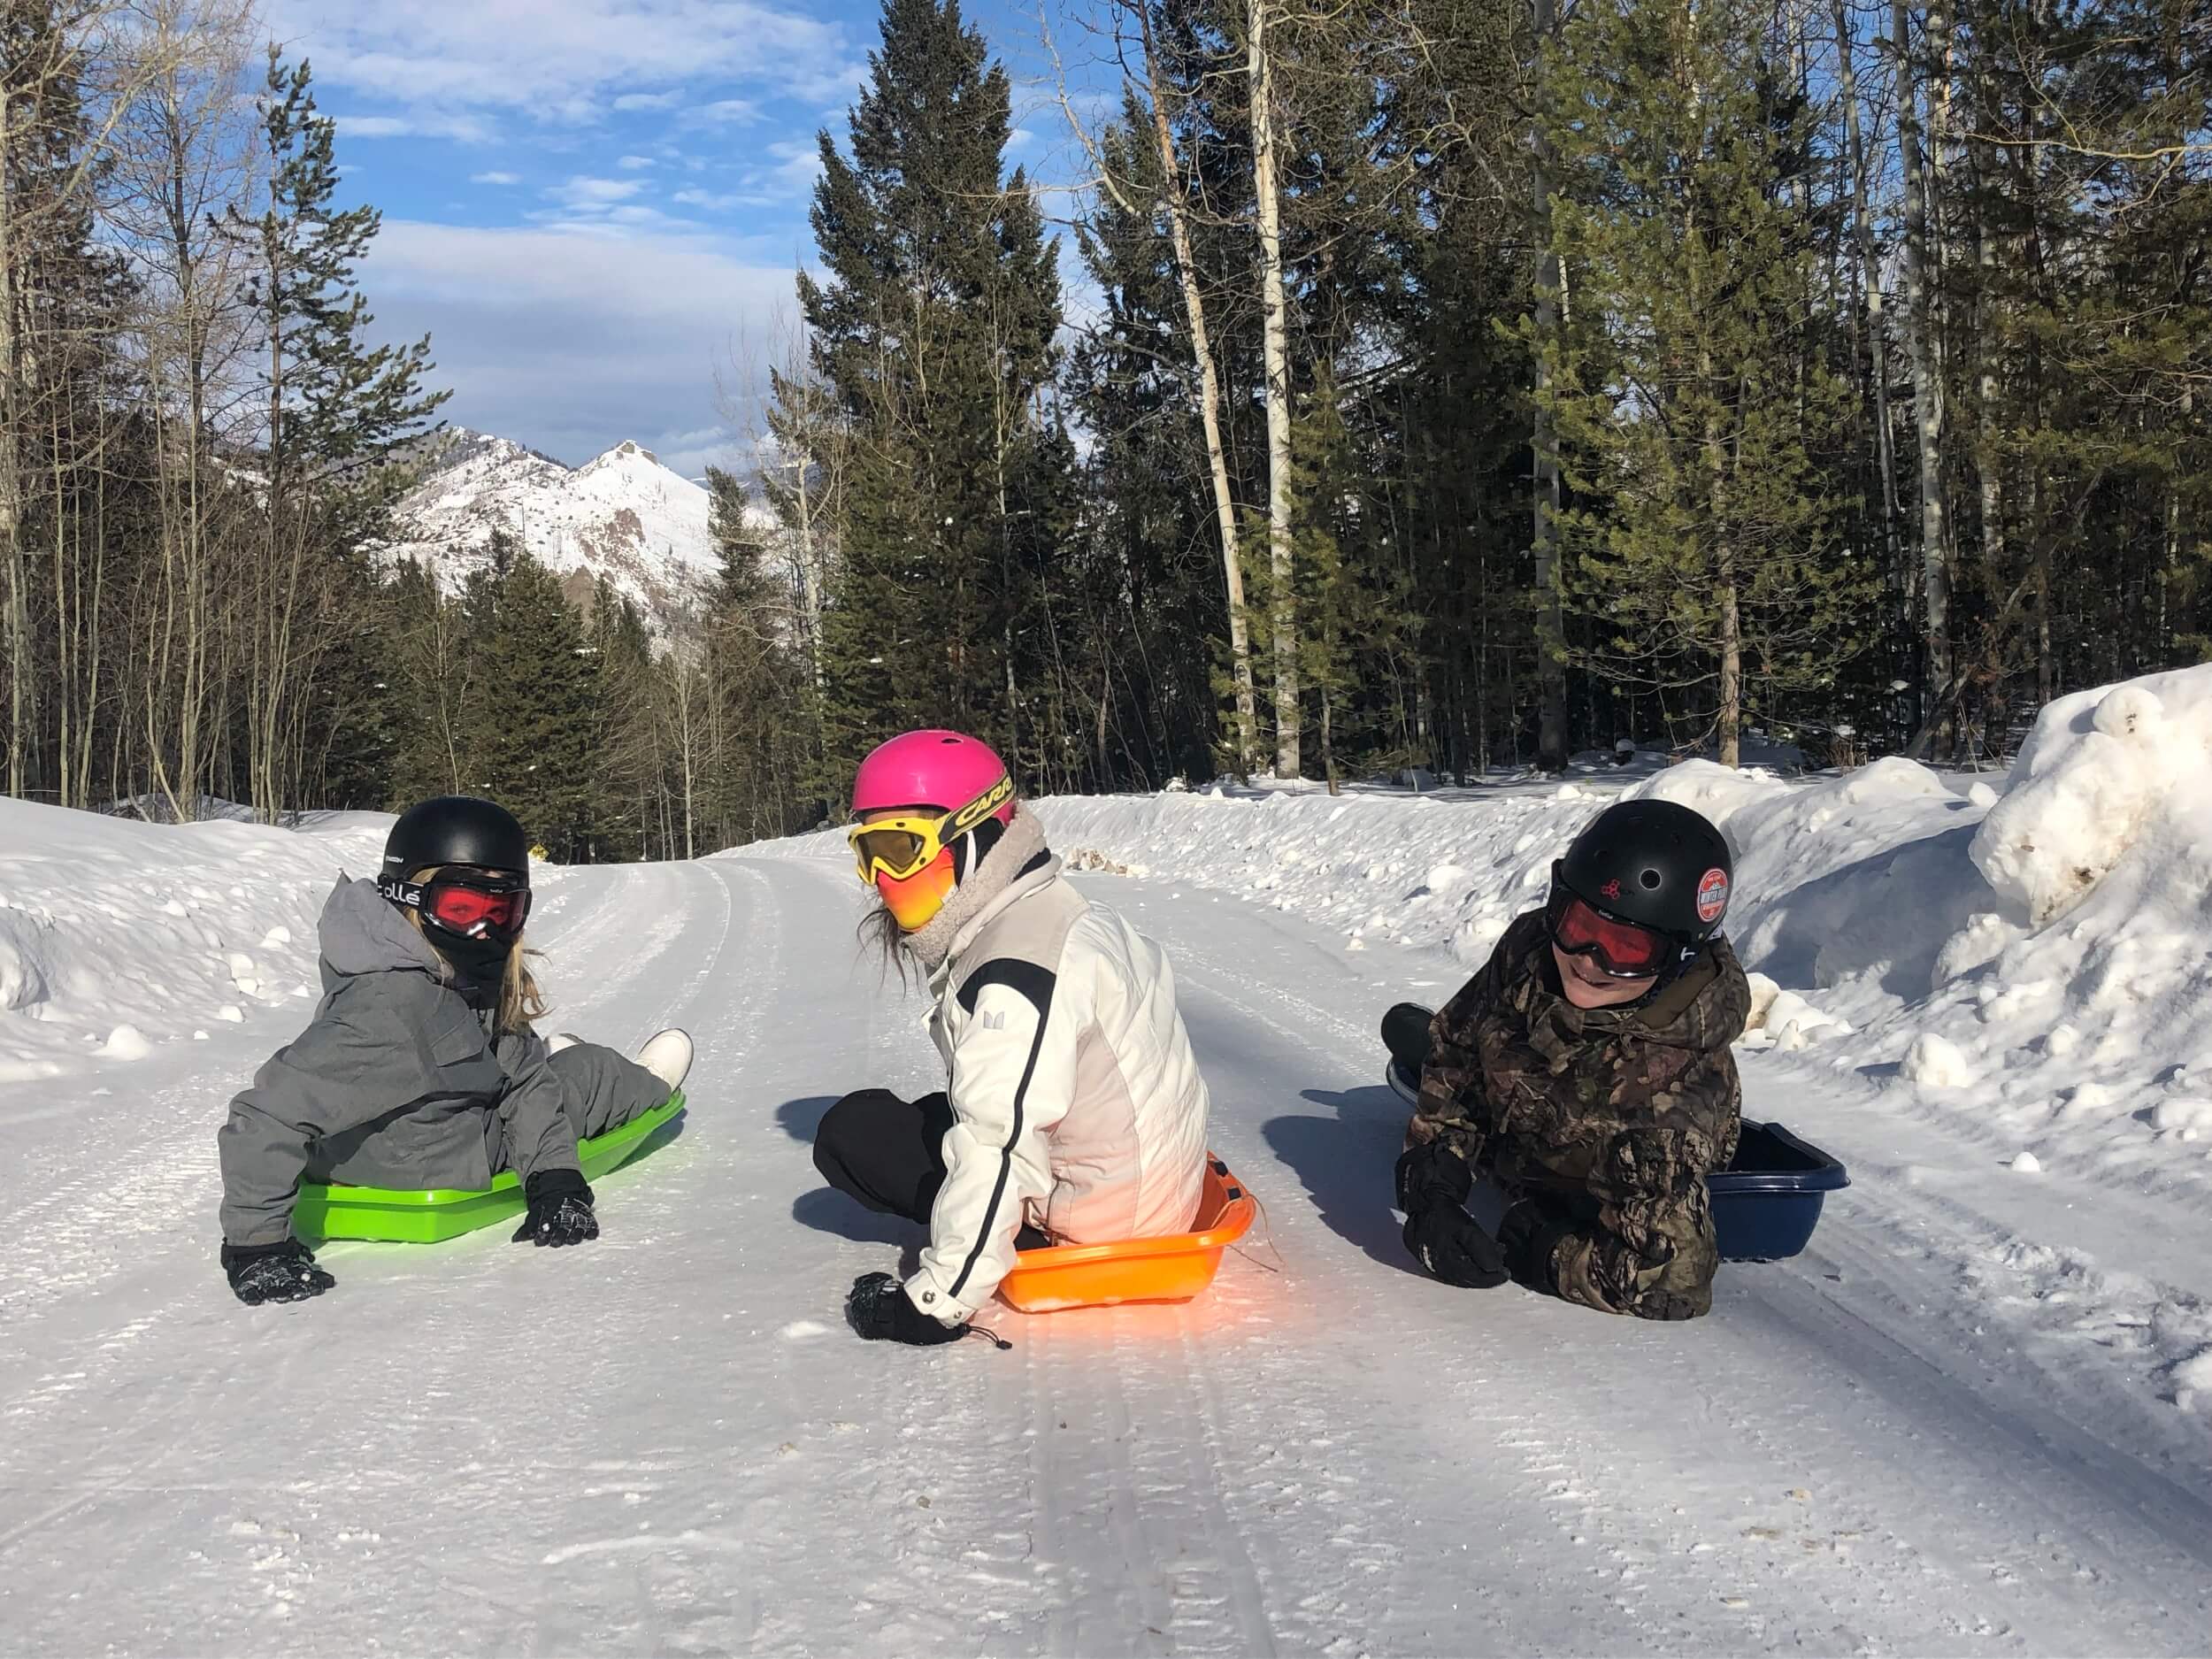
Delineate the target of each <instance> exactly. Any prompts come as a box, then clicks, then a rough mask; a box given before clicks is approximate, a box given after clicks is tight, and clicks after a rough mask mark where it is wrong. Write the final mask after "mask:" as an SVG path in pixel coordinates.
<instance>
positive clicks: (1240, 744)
mask: <svg viewBox="0 0 2212 1659" xmlns="http://www.w3.org/2000/svg"><path fill="white" fill-rule="evenodd" d="M1132 9H1133V11H1134V12H1136V15H1137V19H1138V22H1139V24H1140V25H1141V28H1142V38H1143V42H1144V75H1145V91H1146V95H1147V100H1148V103H1149V104H1151V106H1152V138H1153V142H1154V143H1155V144H1156V146H1157V148H1158V150H1159V152H1160V177H1161V180H1162V195H1163V196H1164V204H1165V206H1166V208H1167V223H1168V235H1169V239H1170V241H1171V243H1172V245H1173V247H1174V250H1175V273H1176V277H1177V279H1178V280H1179V282H1180V284H1181V287H1182V290H1183V315H1184V316H1185V318H1186V319H1187V320H1188V322H1189V324H1190V343H1191V356H1192V358H1193V359H1194V361H1195V363H1196V364H1197V367H1198V418H1199V423H1200V426H1201V429H1202V431H1203V432H1204V434H1205V436H1206V469H1207V476H1208V478H1209V479H1210V481H1211V483H1212V485H1213V496H1214V522H1215V524H1216V526H1217V527H1218V528H1219V530H1220V533H1221V574H1222V580H1223V581H1224V583H1225V585H1226V588H1227V590H1228V595H1229V661H1230V672H1231V673H1232V674H1233V677H1234V681H1235V687H1236V703H1237V752H1236V770H1237V773H1238V775H1239V776H1242V775H1244V774H1245V773H1247V772H1249V771H1250V770H1251V765H1252V757H1253V756H1254V754H1255V753H1256V752H1257V749H1258V746H1259V710H1258V699H1257V697H1256V695H1255V693H1254V690H1253V686H1252V637H1251V629H1250V628H1249V626H1248V625H1247V622H1246V619H1245V614H1244V564H1243V557H1242V554H1241V553H1240V550H1239V548H1238V544H1237V508H1236V498H1235V496H1234V495H1233V494H1232V492H1231V490H1230V488H1229V459H1228V449H1227V446H1226V445H1225V444H1224V443H1223V442H1222V438H1221V376H1220V373H1219V372H1218V371H1217V369H1216V368H1215V366H1214V351H1213V341H1212V337H1211V336H1210V334H1208V332H1207V328H1206V300H1205V296H1204V295H1203V294H1202V293H1201V292H1200V291H1199V287H1198V261H1197V258H1196V257H1195V256H1194V254H1193V253H1192V251H1191V239H1190V212H1189V209H1188V207H1187V204H1186V203H1185V201H1184V198H1183V164H1182V158H1181V157H1179V156H1178V155H1177V154H1176V150H1175V134H1174V129H1173V127H1172V126H1171V123H1170V122H1169V119H1168V113H1167V103H1166V100H1165V99H1164V97H1163V96H1162V90H1161V84H1160V54H1159V50H1158V45H1157V42H1156V41H1155V39H1154V37H1153V29H1152V13H1151V10H1150V5H1149V0H1137V4H1135V5H1134V6H1133V8H1132Z"/></svg>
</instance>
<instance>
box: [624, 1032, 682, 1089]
mask: <svg viewBox="0 0 2212 1659" xmlns="http://www.w3.org/2000/svg"><path fill="white" fill-rule="evenodd" d="M637 1063H638V1064H640V1065H641V1066H643V1067H644V1068H645V1069H646V1070H647V1071H650V1072H651V1073H652V1074H653V1075H654V1076H655V1077H657V1078H658V1079H660V1080H661V1081H662V1082H664V1083H665V1084H667V1085H668V1087H670V1088H672V1089H678V1088H681V1087H683V1084H684V1079H685V1078H686V1077H687V1076H688V1075H689V1074H690V1071H691V1039H690V1038H689V1037H687V1036H686V1035H685V1034H684V1033H682V1032H680V1031H678V1030H677V1029H676V1028H675V1027H674V1026H673V1025H671V1026H670V1027H669V1028H668V1029H667V1030H666V1031H664V1032H658V1033H655V1034H654V1035H653V1036H651V1037H649V1038H647V1039H646V1042H645V1047H643V1048H640V1049H639V1050H638V1051H637Z"/></svg>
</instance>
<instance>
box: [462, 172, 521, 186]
mask: <svg viewBox="0 0 2212 1659" xmlns="http://www.w3.org/2000/svg"><path fill="white" fill-rule="evenodd" d="M469 182H470V183H471V184H520V183H521V182H522V180H521V179H520V178H518V177H517V176H516V175H515V174H514V173H471V174H469Z"/></svg>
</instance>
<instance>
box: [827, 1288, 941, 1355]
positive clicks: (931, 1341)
mask: <svg viewBox="0 0 2212 1659" xmlns="http://www.w3.org/2000/svg"><path fill="white" fill-rule="evenodd" d="M845 1323H846V1324H848V1325H851V1326H852V1328H853V1329H854V1330H855V1331H856V1332H857V1333H859V1334H860V1335H861V1336H863V1337H864V1338H865V1339H866V1340H869V1341H871V1342H904V1343H906V1344H908V1345H909V1346H910V1347H913V1348H936V1347H939V1346H941V1344H943V1343H946V1342H957V1341H958V1340H960V1339H961V1338H962V1337H964V1336H965V1335H967V1334H968V1327H967V1326H966V1325H947V1324H945V1323H944V1321H943V1320H941V1319H933V1318H931V1317H930V1316H929V1315H927V1314H926V1313H924V1312H923V1311H922V1310H920V1309H919V1308H917V1307H916V1306H915V1305H914V1301H913V1298H912V1297H910V1296H909V1295H908V1294H906V1287H905V1286H903V1285H902V1284H900V1283H899V1281H898V1280H897V1279H894V1278H892V1277H891V1275H890V1274H888V1273H863V1274H862V1275H861V1276H860V1277H859V1278H858V1279H855V1280H853V1287H852V1290H851V1293H850V1294H848V1295H847V1296H846V1298H845Z"/></svg>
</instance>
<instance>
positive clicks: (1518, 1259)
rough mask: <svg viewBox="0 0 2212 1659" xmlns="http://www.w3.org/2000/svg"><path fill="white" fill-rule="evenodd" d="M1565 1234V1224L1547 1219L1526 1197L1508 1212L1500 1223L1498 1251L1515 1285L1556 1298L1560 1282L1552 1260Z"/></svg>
mask: <svg viewBox="0 0 2212 1659" xmlns="http://www.w3.org/2000/svg"><path fill="white" fill-rule="evenodd" d="M1566 1233H1567V1228H1566V1226H1565V1225H1564V1224H1563V1223H1561V1222H1559V1221H1557V1220H1555V1219H1554V1218H1552V1217H1548V1216H1547V1215H1546V1214H1545V1212H1544V1210H1543V1209H1542V1207H1541V1206H1540V1205H1539V1204H1537V1203H1536V1202H1533V1201H1532V1200H1530V1199H1526V1198H1524V1199H1522V1200H1521V1201H1520V1202H1518V1203H1517V1204H1515V1205H1514V1206H1513V1207H1512V1208H1511V1209H1510V1210H1507V1211H1506V1212H1505V1215H1504V1217H1502V1219H1501V1220H1500V1221H1499V1223H1498V1250H1499V1254H1500V1255H1501V1256H1502V1257H1503V1258H1504V1261H1505V1266H1506V1271H1508V1272H1509V1273H1510V1274H1512V1276H1513V1279H1514V1282H1515V1283H1517V1284H1521V1285H1525V1286H1528V1287H1529V1288H1530V1289H1531V1290H1534V1291H1540V1292H1542V1293H1543V1294H1545V1295H1547V1296H1555V1295H1557V1294H1559V1282H1558V1280H1557V1279H1556V1278H1555V1276H1554V1274H1553V1272H1552V1269H1551V1258H1552V1252H1553V1251H1555V1250H1556V1249H1557V1248H1559V1240H1561V1239H1562V1238H1563V1237H1565V1236H1566Z"/></svg>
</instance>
